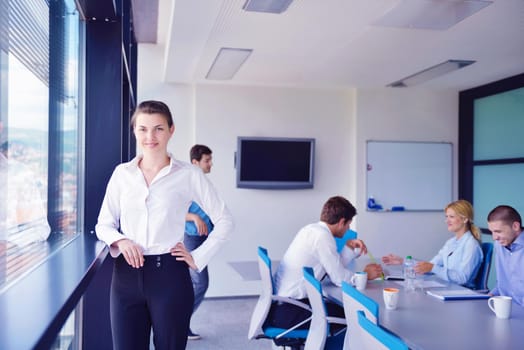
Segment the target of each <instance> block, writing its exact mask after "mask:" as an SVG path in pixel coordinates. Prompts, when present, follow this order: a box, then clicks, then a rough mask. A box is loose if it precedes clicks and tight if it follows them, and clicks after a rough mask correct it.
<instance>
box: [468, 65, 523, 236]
mask: <svg viewBox="0 0 524 350" xmlns="http://www.w3.org/2000/svg"><path fill="white" fill-rule="evenodd" d="M523 129H524V74H522V75H519V76H516V77H512V78H508V79H504V80H502V81H499V82H495V83H492V84H489V85H485V86H482V87H479V88H475V89H471V90H468V91H463V92H461V94H460V131H459V133H460V149H459V152H460V169H459V178H460V186H459V187H460V188H459V192H460V194H461V197H463V198H466V199H470V200H472V202H473V204H474V207H475V221H476V223H477V224H478V225H479V226H481V227H486V226H487V222H486V220H487V215H488V213H489V212H490V211H491V209H493V208H494V207H496V206H497V205H500V204H507V205H511V206H513V207H514V208H515V209H517V211H519V212H520V213H524V192H523V191H522V179H523V178H524V143H523V142H522V130H523ZM483 231H484V232H485V233H489V231H487V230H486V229H484V230H483Z"/></svg>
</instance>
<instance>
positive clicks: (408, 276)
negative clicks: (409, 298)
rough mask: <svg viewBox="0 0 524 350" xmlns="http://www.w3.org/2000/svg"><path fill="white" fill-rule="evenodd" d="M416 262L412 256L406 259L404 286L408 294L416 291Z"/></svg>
mask: <svg viewBox="0 0 524 350" xmlns="http://www.w3.org/2000/svg"><path fill="white" fill-rule="evenodd" d="M415 278H416V276H415V262H414V261H413V258H412V257H411V255H408V256H406V259H404V285H405V287H404V288H405V290H406V291H407V292H409V291H414V290H415Z"/></svg>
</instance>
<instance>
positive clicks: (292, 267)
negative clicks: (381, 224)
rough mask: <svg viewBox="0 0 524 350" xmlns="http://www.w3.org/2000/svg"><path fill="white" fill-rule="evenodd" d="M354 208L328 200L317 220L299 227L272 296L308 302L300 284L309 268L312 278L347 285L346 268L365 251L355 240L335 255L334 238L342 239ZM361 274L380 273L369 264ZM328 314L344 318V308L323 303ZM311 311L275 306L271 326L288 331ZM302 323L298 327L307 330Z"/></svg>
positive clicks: (374, 275) (335, 199)
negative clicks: (306, 268) (287, 329)
mask: <svg viewBox="0 0 524 350" xmlns="http://www.w3.org/2000/svg"><path fill="white" fill-rule="evenodd" d="M356 213H357V211H356V209H355V207H353V205H352V204H351V203H350V202H349V201H348V200H347V199H345V198H344V197H340V196H336V197H331V198H329V199H328V201H327V202H326V203H325V204H324V207H323V208H322V213H321V215H320V221H319V222H317V223H314V224H310V225H307V226H305V227H303V228H302V229H301V230H300V231H299V232H298V233H297V235H296V236H295V238H294V239H293V241H292V242H291V244H290V246H289V247H288V249H287V251H286V253H285V254H284V257H283V258H282V261H281V262H280V264H279V266H278V270H277V273H276V276H275V281H276V282H275V283H276V294H277V295H280V296H284V297H290V298H293V299H297V300H299V301H302V302H305V303H308V300H307V292H306V287H305V285H304V282H303V279H304V278H303V270H302V269H303V267H304V266H309V267H312V268H313V271H314V272H315V277H316V278H317V279H319V280H321V279H322V278H323V277H324V275H325V274H327V275H328V276H329V278H330V279H331V281H332V282H333V283H334V284H336V285H337V286H341V285H342V281H346V282H348V283H349V282H350V278H351V276H352V275H353V272H351V271H350V270H348V269H347V268H346V267H347V266H348V264H349V263H350V262H351V261H352V260H353V259H355V258H357V257H358V256H359V255H360V254H366V253H367V248H366V245H365V244H364V242H362V241H361V240H359V239H354V240H349V241H348V242H347V243H346V245H345V246H344V247H343V249H342V251H341V252H340V253H338V252H337V245H336V242H335V237H342V236H343V235H344V233H345V232H346V231H347V230H348V229H349V224H351V220H352V219H353V217H354V216H355V215H356ZM364 271H366V272H367V274H368V279H370V280H371V279H375V278H377V277H380V276H381V274H382V267H381V266H380V265H379V264H369V265H367V266H366V267H365V269H364ZM326 308H327V312H328V315H330V316H335V317H344V309H343V308H342V307H341V306H339V305H336V304H334V303H331V302H329V301H326ZM310 315H311V312H310V311H308V310H305V309H303V308H300V307H297V306H295V305H292V304H285V303H284V304H280V305H279V304H275V305H274V306H273V307H272V310H271V315H270V316H269V317H268V319H269V320H270V323H271V324H272V325H273V326H275V327H281V328H289V327H292V326H293V325H295V324H297V323H299V322H301V321H303V320H305V319H307V318H308V317H309V316H310ZM308 327H309V324H308V323H306V324H305V325H302V326H300V327H298V328H299V329H302V328H308Z"/></svg>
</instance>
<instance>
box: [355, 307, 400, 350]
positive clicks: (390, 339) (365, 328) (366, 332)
mask: <svg viewBox="0 0 524 350" xmlns="http://www.w3.org/2000/svg"><path fill="white" fill-rule="evenodd" d="M357 317H358V326H359V329H358V330H359V331H360V333H361V336H362V340H363V347H362V348H359V349H364V350H382V349H384V350H386V349H387V350H408V346H407V345H406V343H404V342H403V341H402V339H400V338H399V337H398V336H396V335H395V334H393V333H391V332H389V331H388V330H386V329H384V328H383V327H381V326H379V325H378V324H375V323H374V322H371V321H370V320H368V319H367V318H366V315H365V314H364V312H363V311H362V310H359V311H357Z"/></svg>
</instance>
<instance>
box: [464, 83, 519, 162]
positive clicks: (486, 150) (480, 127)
mask: <svg viewBox="0 0 524 350" xmlns="http://www.w3.org/2000/svg"><path fill="white" fill-rule="evenodd" d="M474 116H475V117H474V118H475V119H474V125H475V126H474V137H473V138H474V144H473V150H474V155H473V159H474V160H486V159H498V158H519V157H524V142H522V130H524V88H520V89H515V90H511V91H508V92H504V93H500V94H496V95H493V96H488V97H484V98H479V99H477V100H475V102H474Z"/></svg>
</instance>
